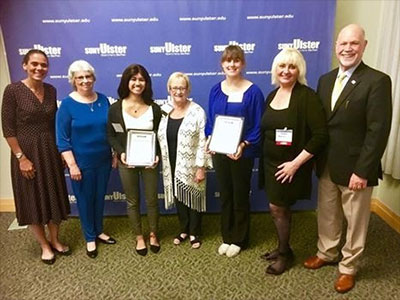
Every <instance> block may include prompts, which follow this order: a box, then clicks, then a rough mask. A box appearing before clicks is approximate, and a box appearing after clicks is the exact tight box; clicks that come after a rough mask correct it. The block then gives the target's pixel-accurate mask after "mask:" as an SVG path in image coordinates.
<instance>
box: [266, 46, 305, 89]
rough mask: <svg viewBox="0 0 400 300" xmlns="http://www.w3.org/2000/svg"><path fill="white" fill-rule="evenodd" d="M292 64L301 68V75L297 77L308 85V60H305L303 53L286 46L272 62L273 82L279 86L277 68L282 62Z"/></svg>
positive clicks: (300, 81)
mask: <svg viewBox="0 0 400 300" xmlns="http://www.w3.org/2000/svg"><path fill="white" fill-rule="evenodd" d="M281 63H285V64H292V65H294V66H296V68H297V69H298V70H299V76H298V77H297V81H298V82H299V83H301V84H304V85H307V79H306V72H307V67H306V61H305V60H304V57H303V54H301V52H300V51H299V50H297V49H295V48H285V49H283V50H282V51H281V52H279V53H278V54H277V55H276V56H275V58H274V61H273V62H272V67H271V83H272V84H273V85H275V86H279V82H278V78H277V76H276V75H277V74H276V69H277V67H278V66H279V65H280V64H281Z"/></svg>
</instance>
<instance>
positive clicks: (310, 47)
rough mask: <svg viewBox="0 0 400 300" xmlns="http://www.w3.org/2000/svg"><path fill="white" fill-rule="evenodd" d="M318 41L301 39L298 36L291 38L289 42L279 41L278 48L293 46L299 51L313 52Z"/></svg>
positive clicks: (317, 46) (316, 48)
mask: <svg viewBox="0 0 400 300" xmlns="http://www.w3.org/2000/svg"><path fill="white" fill-rule="evenodd" d="M320 43H321V42H320V41H303V40H302V39H300V38H296V39H293V41H292V42H291V43H279V44H278V50H282V49H284V48H295V49H297V50H299V51H304V52H313V51H318V48H319V44H320Z"/></svg>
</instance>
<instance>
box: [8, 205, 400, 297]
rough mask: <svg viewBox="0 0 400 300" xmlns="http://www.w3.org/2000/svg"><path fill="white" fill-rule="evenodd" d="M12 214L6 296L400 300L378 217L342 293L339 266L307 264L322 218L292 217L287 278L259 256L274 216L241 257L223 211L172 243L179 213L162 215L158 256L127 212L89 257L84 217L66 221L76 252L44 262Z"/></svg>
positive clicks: (396, 242) (256, 229) (395, 259)
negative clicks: (139, 246)
mask: <svg viewBox="0 0 400 300" xmlns="http://www.w3.org/2000/svg"><path fill="white" fill-rule="evenodd" d="M14 218H15V216H14V214H13V213H1V214H0V245H1V248H0V299H7V300H11V299H16V300H27V299H63V300H65V299H79V300H81V299H174V300H175V299H217V300H220V299H246V300H247V299H400V235H399V234H397V233H396V232H395V231H394V230H392V229H391V228H390V227H389V226H388V225H386V224H385V223H384V222H383V221H382V220H381V219H380V218H379V217H377V216H376V215H372V217H371V223H370V230H369V236H368V241H367V249H366V251H365V253H364V257H363V260H362V268H361V271H360V273H359V275H358V276H357V284H356V287H355V288H354V289H353V290H352V291H350V292H349V293H347V294H345V295H340V294H338V293H336V292H335V291H334V289H333V283H334V280H335V276H336V267H335V266H327V267H324V268H322V269H320V270H316V271H311V270H307V269H305V268H303V267H302V262H303V261H304V259H306V258H307V257H308V256H309V255H312V254H314V253H315V251H316V237H317V232H316V216H315V213H314V212H298V213H295V214H294V218H293V231H292V232H293V234H292V239H291V240H292V247H293V249H294V251H295V255H296V262H295V266H294V267H293V268H292V269H290V271H288V272H286V273H284V274H283V275H281V276H277V277H276V276H271V275H265V273H264V271H265V268H266V267H267V263H266V262H264V261H262V260H261V259H259V255H260V254H262V253H263V252H264V251H265V250H268V249H272V248H274V246H275V243H276V240H275V232H274V229H273V226H272V220H271V217H270V215H269V214H267V213H259V214H253V215H252V228H251V246H250V248H249V249H248V250H246V251H244V252H242V253H241V254H240V255H239V256H238V257H235V258H227V257H226V256H224V257H221V256H219V255H218V253H217V251H216V250H217V248H218V246H219V244H220V243H221V239H220V234H219V215H205V216H204V219H203V232H204V236H203V244H202V247H201V248H200V249H199V250H192V249H191V248H190V246H189V245H190V244H189V243H187V242H186V243H184V244H183V245H180V246H174V245H173V244H172V239H173V237H174V236H175V235H176V234H177V233H178V221H177V218H176V217H175V216H162V217H161V220H160V228H161V232H160V236H161V243H162V248H161V252H160V253H159V254H153V253H149V254H148V255H147V256H146V257H140V256H138V255H137V254H136V253H135V251H134V242H133V237H132V233H131V230H130V224H129V220H128V218H126V217H112V218H106V219H105V230H106V232H107V233H110V234H111V235H112V236H113V237H114V238H116V239H117V240H118V243H117V244H116V245H99V247H98V248H99V256H98V257H97V258H96V259H94V260H93V259H90V258H89V257H87V256H86V254H85V244H84V240H83V238H82V234H81V230H80V223H79V220H78V219H77V218H71V219H70V220H68V221H67V222H65V223H64V224H63V226H62V229H61V238H62V240H63V241H65V242H66V243H67V244H68V245H70V246H71V247H72V249H73V254H72V255H71V256H69V257H60V256H57V261H56V262H55V264H54V265H52V266H48V265H45V264H43V263H41V262H40V259H39V258H40V249H39V247H38V245H37V244H36V242H35V241H34V239H33V237H32V235H31V234H30V232H29V231H28V230H14V231H8V230H7V228H8V226H9V225H10V223H11V222H12V221H13V220H14Z"/></svg>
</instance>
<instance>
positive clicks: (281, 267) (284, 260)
mask: <svg viewBox="0 0 400 300" xmlns="http://www.w3.org/2000/svg"><path fill="white" fill-rule="evenodd" d="M293 261H294V255H293V252H292V250H291V249H289V251H288V252H286V253H279V255H278V257H277V258H276V260H275V262H274V263H272V264H270V265H269V266H268V267H267V269H266V270H265V272H266V273H267V274H271V275H281V274H282V273H283V272H285V271H287V270H289V269H290V267H291V266H292V264H293Z"/></svg>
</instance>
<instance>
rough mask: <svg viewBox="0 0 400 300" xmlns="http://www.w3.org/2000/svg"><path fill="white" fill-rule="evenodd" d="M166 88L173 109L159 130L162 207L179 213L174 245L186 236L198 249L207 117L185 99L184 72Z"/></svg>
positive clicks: (187, 83)
mask: <svg viewBox="0 0 400 300" xmlns="http://www.w3.org/2000/svg"><path fill="white" fill-rule="evenodd" d="M167 89H168V92H169V94H170V95H171V99H172V106H173V109H172V110H171V111H170V112H169V114H168V115H166V116H163V117H162V119H161V122H160V127H159V129H158V139H159V141H160V148H161V155H162V156H161V157H162V165H163V178H164V195H165V207H166V208H167V209H168V208H170V207H172V206H173V205H174V204H175V206H176V209H177V212H178V218H179V223H180V233H179V234H178V235H177V236H176V237H175V239H174V244H175V245H179V244H180V243H181V242H183V241H184V240H186V239H187V238H188V237H189V240H190V243H191V246H192V248H193V249H198V248H200V246H201V241H200V239H199V236H200V232H201V212H203V211H205V210H206V191H205V188H206V180H205V167H206V163H207V155H206V153H205V144H206V138H205V134H204V127H205V123H206V116H205V113H204V110H203V109H202V108H201V107H200V105H198V104H196V103H194V102H192V101H189V100H188V98H187V97H188V96H189V94H190V89H191V85H190V81H189V77H188V76H187V75H185V74H183V73H180V72H175V73H173V74H171V76H170V77H169V79H168V83H167Z"/></svg>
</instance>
